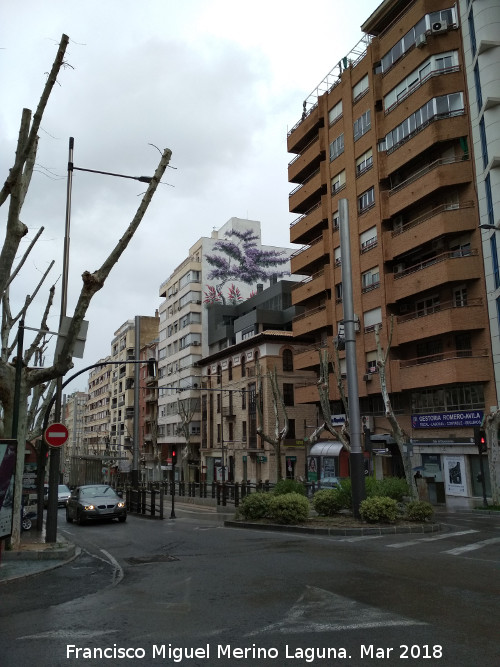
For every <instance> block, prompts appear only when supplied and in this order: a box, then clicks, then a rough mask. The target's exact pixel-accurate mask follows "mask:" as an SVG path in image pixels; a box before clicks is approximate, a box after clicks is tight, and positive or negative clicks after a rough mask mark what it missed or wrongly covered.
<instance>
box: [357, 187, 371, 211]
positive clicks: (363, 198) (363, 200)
mask: <svg viewBox="0 0 500 667" xmlns="http://www.w3.org/2000/svg"><path fill="white" fill-rule="evenodd" d="M374 204H375V188H374V187H371V188H370V189H369V190H366V191H365V192H363V194H362V195H360V196H359V197H358V211H359V213H363V212H364V211H366V210H368V209H369V208H371V207H372V206H373V205H374Z"/></svg>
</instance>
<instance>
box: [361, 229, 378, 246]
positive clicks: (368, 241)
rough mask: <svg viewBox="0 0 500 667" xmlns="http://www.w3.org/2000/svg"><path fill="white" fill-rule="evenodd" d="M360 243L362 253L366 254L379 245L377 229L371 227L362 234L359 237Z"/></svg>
mask: <svg viewBox="0 0 500 667" xmlns="http://www.w3.org/2000/svg"><path fill="white" fill-rule="evenodd" d="M359 241H360V245H361V252H366V251H367V250H371V248H374V247H375V246H376V245H377V228H376V227H370V229H367V230H366V231H365V232H362V233H361V234H360V236H359Z"/></svg>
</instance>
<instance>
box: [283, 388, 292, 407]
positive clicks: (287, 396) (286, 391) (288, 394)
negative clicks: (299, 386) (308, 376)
mask: <svg viewBox="0 0 500 667" xmlns="http://www.w3.org/2000/svg"><path fill="white" fill-rule="evenodd" d="M283 401H284V403H285V405H294V396H293V384H291V383H288V382H285V383H284V384H283Z"/></svg>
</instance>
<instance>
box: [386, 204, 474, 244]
mask: <svg viewBox="0 0 500 667" xmlns="http://www.w3.org/2000/svg"><path fill="white" fill-rule="evenodd" d="M473 207H474V202H473V201H466V202H463V204H441V206H436V208H433V209H432V211H429V212H428V213H425V214H424V215H420V216H418V218H415V219H414V220H410V221H409V222H405V223H404V225H402V226H401V227H399V228H398V229H393V230H392V233H391V236H392V237H393V238H394V237H395V236H399V234H404V233H405V232H407V231H409V230H410V229H412V228H413V227H416V226H417V225H420V224H422V223H423V222H426V221H427V220H430V218H434V217H435V216H436V215H440V214H441V213H444V212H446V211H457V210H461V209H463V208H473Z"/></svg>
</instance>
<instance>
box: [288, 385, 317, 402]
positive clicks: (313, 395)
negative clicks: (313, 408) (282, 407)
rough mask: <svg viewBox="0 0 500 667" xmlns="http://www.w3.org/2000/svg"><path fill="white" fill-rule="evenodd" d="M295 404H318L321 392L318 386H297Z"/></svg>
mask: <svg viewBox="0 0 500 667" xmlns="http://www.w3.org/2000/svg"><path fill="white" fill-rule="evenodd" d="M294 395H295V403H296V404H299V403H301V404H303V403H318V401H319V392H318V386H317V384H308V385H302V386H297V385H295V392H294Z"/></svg>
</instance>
